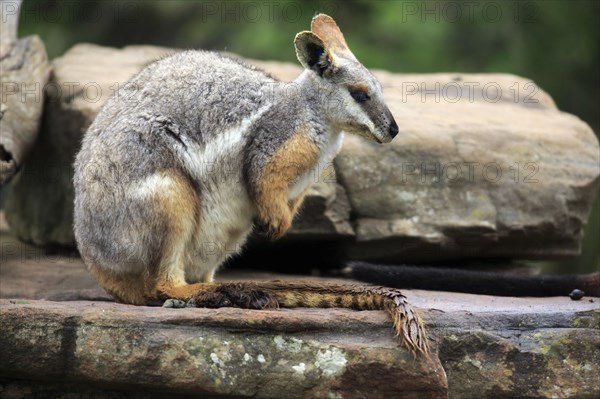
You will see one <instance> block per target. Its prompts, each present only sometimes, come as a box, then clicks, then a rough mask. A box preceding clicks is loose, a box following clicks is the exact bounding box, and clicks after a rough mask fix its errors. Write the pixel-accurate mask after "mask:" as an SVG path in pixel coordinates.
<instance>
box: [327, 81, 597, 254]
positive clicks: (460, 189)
mask: <svg viewBox="0 0 600 399" xmlns="http://www.w3.org/2000/svg"><path fill="white" fill-rule="evenodd" d="M378 75H379V79H380V80H381V82H382V84H383V86H384V87H385V88H386V89H385V95H386V98H387V101H388V104H389V106H390V108H391V110H392V112H393V114H394V115H395V117H396V119H397V121H398V124H399V126H400V134H399V135H398V137H397V138H396V139H395V140H394V141H393V142H392V144H391V145H388V146H381V145H376V144H373V143H367V142H364V141H363V140H360V139H357V138H354V137H349V138H347V139H346V140H345V143H344V148H343V150H342V152H341V154H340V155H339V156H338V158H337V159H336V170H337V172H338V177H339V179H340V182H341V183H342V185H343V186H344V187H345V188H346V191H347V193H348V196H349V199H350V203H351V206H352V212H353V215H354V216H355V219H354V220H353V222H354V225H355V231H356V238H357V242H358V245H355V246H353V247H352V251H351V254H352V255H351V257H361V258H367V259H382V260H392V259H399V260H409V261H413V260H419V261H429V260H440V259H449V258H465V257H496V258H498V257H512V258H515V257H516V258H556V257H561V256H568V255H577V254H578V253H579V250H580V248H579V246H580V242H581V237H582V229H583V226H584V225H585V224H586V221H587V217H588V215H589V212H590V209H591V206H592V202H593V199H594V196H595V195H596V193H597V190H598V185H599V183H600V179H599V176H600V161H599V149H598V140H597V138H596V137H595V135H594V133H593V131H592V130H591V129H590V127H589V126H588V125H586V124H585V123H584V122H582V121H581V120H580V119H578V118H577V117H575V116H573V115H569V114H566V113H563V112H560V111H558V110H557V109H556V107H555V105H554V103H553V101H552V99H551V98H550V97H549V96H548V95H547V94H546V93H544V92H543V91H541V90H540V89H539V88H537V87H536V86H535V85H534V84H533V83H532V82H528V81H527V80H525V79H522V78H519V77H517V76H512V75H465V74H435V75H392V74H389V73H380V74H378Z"/></svg>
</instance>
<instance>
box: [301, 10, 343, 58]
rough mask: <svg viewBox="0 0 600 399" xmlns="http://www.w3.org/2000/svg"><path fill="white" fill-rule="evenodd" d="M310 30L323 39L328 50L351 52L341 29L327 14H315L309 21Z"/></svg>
mask: <svg viewBox="0 0 600 399" xmlns="http://www.w3.org/2000/svg"><path fill="white" fill-rule="evenodd" d="M310 30H311V31H312V32H313V33H314V34H316V35H317V36H319V37H320V38H321V40H323V43H325V46H326V47H327V48H328V49H329V50H330V51H332V52H334V53H351V52H350V49H349V48H348V45H347V44H346V40H345V39H344V35H343V34H342V31H341V30H340V28H339V27H338V26H337V24H336V23H335V21H334V20H333V18H331V17H330V16H329V15H325V14H317V15H315V16H314V18H313V19H312V22H311V23H310Z"/></svg>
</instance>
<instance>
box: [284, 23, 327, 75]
mask: <svg viewBox="0 0 600 399" xmlns="http://www.w3.org/2000/svg"><path fill="white" fill-rule="evenodd" d="M294 45H295V46H296V56H297V57H298V61H300V63H301V64H302V66H304V68H306V69H312V70H313V71H315V72H316V73H318V74H319V75H320V76H323V74H324V73H325V72H326V71H328V70H331V68H332V67H333V59H332V57H331V54H330V53H329V51H327V48H326V47H325V43H323V40H321V38H320V37H319V36H317V35H316V34H314V33H313V32H309V31H304V32H300V33H298V34H297V35H296V38H295V39H294Z"/></svg>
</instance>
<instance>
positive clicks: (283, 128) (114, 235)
mask: <svg viewBox="0 0 600 399" xmlns="http://www.w3.org/2000/svg"><path fill="white" fill-rule="evenodd" d="M294 44H295V49H296V54H297V57H298V60H299V61H300V63H301V64H302V66H303V67H304V68H305V70H304V71H303V72H302V74H301V75H300V76H299V77H298V78H297V79H296V80H294V81H293V82H292V83H283V82H279V81H277V80H276V79H275V78H273V77H271V76H269V75H268V74H267V73H265V72H263V71H261V70H259V69H257V68H255V67H252V66H249V65H246V64H245V63H243V62H240V61H238V60H236V59H233V58H230V57H227V56H223V55H220V54H217V53H213V52H205V51H184V52H180V53H176V54H174V55H172V56H169V57H167V58H164V59H161V60H159V61H157V62H154V63H152V64H150V65H148V66H147V67H145V68H144V69H143V70H142V71H141V72H139V73H138V74H137V75H135V76H134V77H133V78H131V80H130V81H129V82H128V83H127V84H126V85H124V86H123V87H122V88H121V89H120V90H119V91H118V92H117V94H116V96H115V97H113V98H112V99H110V100H108V101H107V103H106V104H105V105H104V107H103V108H102V110H101V111H100V113H99V114H98V116H97V117H96V119H95V120H94V122H93V123H92V124H91V126H90V127H89V129H88V131H87V132H86V134H85V137H84V139H83V142H82V145H81V150H80V152H79V154H78V155H77V158H76V161H75V176H74V185H75V213H74V224H75V226H74V229H75V237H76V240H77V244H78V248H79V251H80V252H81V255H82V257H83V259H84V261H85V263H86V265H87V268H88V269H89V271H90V272H91V274H92V275H93V276H94V277H95V278H96V279H97V281H98V282H99V284H100V285H101V286H102V287H103V288H104V289H105V290H106V291H107V292H109V293H110V294H112V296H113V297H114V298H115V299H116V300H117V301H120V302H124V303H129V304H135V305H144V304H149V303H153V302H156V301H161V302H162V301H167V302H166V303H168V304H170V305H173V304H176V305H177V306H180V305H181V303H178V302H176V301H175V302H174V301H168V300H170V299H175V300H180V301H186V302H187V305H188V306H189V305H195V306H202V307H221V306H239V307H243V308H253V309H255V308H276V307H278V306H281V307H345V308H352V309H357V310H363V309H364V310H366V309H383V310H386V311H387V312H389V314H390V315H391V316H392V319H393V322H394V327H395V331H396V333H397V335H399V336H400V339H401V340H402V342H403V343H404V344H405V345H406V346H407V347H408V348H409V349H410V350H411V351H412V352H413V353H423V354H426V353H427V352H428V343H427V338H426V335H425V332H424V327H423V324H422V322H421V321H420V318H419V316H418V315H417V313H416V312H415V311H413V309H412V308H411V306H410V305H409V304H408V302H407V301H406V298H405V297H404V296H403V295H402V294H401V292H400V291H398V290H397V289H393V288H385V287H375V286H366V285H343V284H340V285H335V284H324V283H316V282H307V281H304V282H302V281H300V282H283V281H266V282H237V283H214V282H213V276H214V274H215V271H216V270H217V269H218V268H219V266H220V265H221V264H223V262H224V261H225V260H226V258H227V257H228V256H229V255H231V252H232V251H231V250H230V249H231V248H237V249H240V248H241V246H242V245H243V243H244V242H245V240H246V237H247V236H248V234H249V233H250V232H251V230H252V229H253V225H256V224H261V225H264V226H266V227H267V228H268V231H269V232H270V235H271V237H272V238H273V239H276V238H279V237H281V236H282V235H284V234H285V233H286V231H288V229H289V228H290V226H291V224H292V219H293V217H294V214H295V213H296V211H297V210H298V208H299V206H300V204H301V203H302V201H303V198H304V195H305V193H306V190H307V188H308V187H309V185H310V183H311V182H312V181H313V180H314V178H313V177H312V176H313V173H314V171H315V170H317V171H318V170H320V168H322V167H323V166H324V165H325V164H327V163H328V162H330V161H331V160H332V158H333V157H334V156H335V155H336V153H337V152H338V150H339V149H340V146H341V144H342V139H343V137H344V132H347V133H350V134H355V135H359V136H362V137H364V138H366V139H368V140H372V141H376V142H378V143H388V142H390V141H391V140H392V139H393V138H394V137H395V136H396V134H397V133H398V126H397V124H396V122H395V120H394V118H393V116H392V113H391V112H390V110H389V109H388V108H387V106H386V105H385V103H384V100H383V95H382V89H381V85H380V84H379V82H378V81H377V80H376V79H375V77H374V76H373V75H372V74H371V73H370V72H369V71H368V70H367V69H366V68H365V67H364V66H363V65H362V64H361V63H360V62H359V61H358V60H357V59H356V58H355V57H354V55H353V54H352V52H351V51H350V50H349V49H348V46H347V44H346V41H345V39H344V36H343V35H342V33H341V32H340V30H339V28H338V26H337V25H336V23H335V22H334V20H333V19H332V18H331V17H329V16H327V15H323V14H319V15H317V16H315V17H314V18H313V20H312V23H311V31H304V32H300V33H298V34H297V35H296V38H295V40H294ZM208 247H210V250H208ZM215 247H216V248H222V249H229V250H221V251H217V252H218V253H217V254H215V251H214V248H215Z"/></svg>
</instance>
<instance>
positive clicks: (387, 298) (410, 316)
mask: <svg viewBox="0 0 600 399" xmlns="http://www.w3.org/2000/svg"><path fill="white" fill-rule="evenodd" d="M242 284H244V283H242ZM255 284H256V286H255V288H256V289H257V290H261V291H264V292H265V293H266V294H270V295H272V296H273V298H274V299H275V300H276V301H277V302H278V303H279V306H280V307H284V308H296V307H306V308H349V309H354V310H385V311H386V312H388V314H389V315H390V316H391V317H392V320H393V323H394V330H395V332H396V336H398V337H399V338H400V340H401V341H402V344H404V345H405V346H406V347H407V348H408V349H409V350H410V351H411V352H412V353H413V354H415V355H416V354H424V355H428V354H429V345H428V342H427V335H426V333H425V327H424V324H423V322H422V321H421V318H420V317H419V315H418V314H417V312H416V311H415V310H414V309H413V308H412V306H411V305H410V304H409V303H408V301H407V300H406V297H405V296H404V295H402V293H401V292H400V290H398V289H395V288H387V287H380V286H368V285H355V284H348V285H346V284H329V283H317V282H312V281H300V282H298V281H295V282H290V281H280V280H275V281H261V282H258V283H255Z"/></svg>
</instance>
